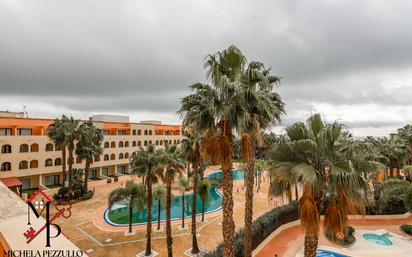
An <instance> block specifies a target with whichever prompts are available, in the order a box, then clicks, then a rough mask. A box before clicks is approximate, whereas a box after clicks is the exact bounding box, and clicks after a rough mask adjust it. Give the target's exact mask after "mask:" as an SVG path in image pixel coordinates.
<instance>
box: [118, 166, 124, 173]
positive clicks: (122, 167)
mask: <svg viewBox="0 0 412 257" xmlns="http://www.w3.org/2000/svg"><path fill="white" fill-rule="evenodd" d="M117 173H120V174H126V166H124V165H121V166H117Z"/></svg>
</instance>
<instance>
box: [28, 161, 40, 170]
mask: <svg viewBox="0 0 412 257" xmlns="http://www.w3.org/2000/svg"><path fill="white" fill-rule="evenodd" d="M38 167H39V162H38V161H37V160H32V161H31V162H30V169H36V168H38Z"/></svg>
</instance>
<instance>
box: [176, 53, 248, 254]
mask: <svg viewBox="0 0 412 257" xmlns="http://www.w3.org/2000/svg"><path fill="white" fill-rule="evenodd" d="M245 65H246V58H245V56H244V55H243V54H242V52H241V51H240V50H239V49H238V48H236V47H235V46H230V47H229V48H228V49H226V50H224V51H222V52H218V53H216V54H213V55H209V56H207V58H206V62H205V68H206V69H207V77H208V79H209V80H210V81H211V82H212V84H213V86H210V85H207V84H202V83H196V84H194V85H192V86H191V88H192V90H193V93H192V94H190V95H188V96H186V97H184V98H183V99H182V100H181V104H182V105H181V108H180V110H179V111H178V113H179V114H180V115H181V116H182V118H183V127H191V128H192V129H193V130H195V131H198V132H199V133H201V134H202V138H203V142H202V145H203V146H202V152H203V154H204V156H205V157H207V158H208V159H209V160H210V161H211V162H212V163H215V162H219V163H220V164H221V165H222V189H223V199H222V208H223V225H222V226H223V229H222V232H223V244H224V253H223V255H224V256H225V257H233V256H234V251H233V244H234V232H235V223H234V220H233V181H232V172H231V169H232V149H233V148H232V140H233V132H234V131H233V129H235V128H236V126H237V125H238V124H241V122H242V121H243V120H244V118H245V117H244V113H245V112H243V110H242V108H243V107H242V106H241V102H240V101H239V100H240V99H241V97H240V95H239V93H238V92H239V90H240V89H241V85H240V84H241V82H242V76H243V72H244V69H245Z"/></svg>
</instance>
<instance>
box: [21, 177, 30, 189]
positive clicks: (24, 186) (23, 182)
mask: <svg viewBox="0 0 412 257" xmlns="http://www.w3.org/2000/svg"><path fill="white" fill-rule="evenodd" d="M20 181H21V189H22V190H26V189H30V179H29V178H23V179H20Z"/></svg>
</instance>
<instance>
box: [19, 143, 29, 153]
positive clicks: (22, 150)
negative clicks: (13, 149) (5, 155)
mask: <svg viewBox="0 0 412 257" xmlns="http://www.w3.org/2000/svg"><path fill="white" fill-rule="evenodd" d="M28 151H29V145H27V144H22V145H20V153H27V152H28Z"/></svg>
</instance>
